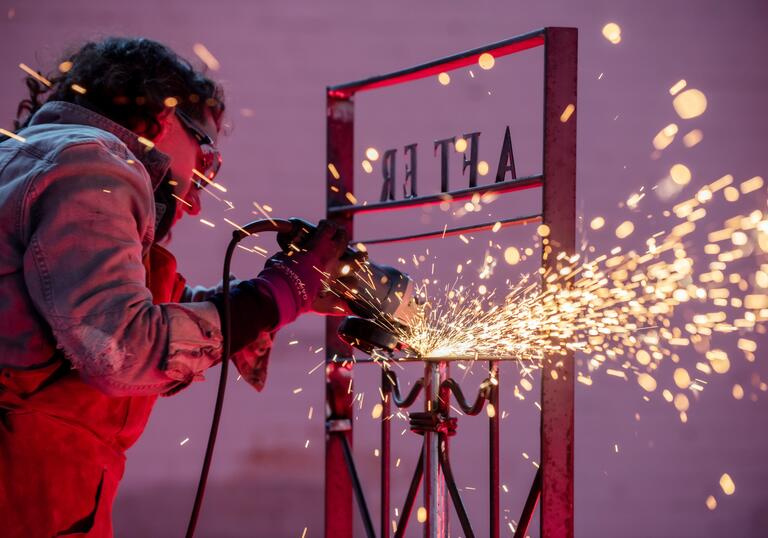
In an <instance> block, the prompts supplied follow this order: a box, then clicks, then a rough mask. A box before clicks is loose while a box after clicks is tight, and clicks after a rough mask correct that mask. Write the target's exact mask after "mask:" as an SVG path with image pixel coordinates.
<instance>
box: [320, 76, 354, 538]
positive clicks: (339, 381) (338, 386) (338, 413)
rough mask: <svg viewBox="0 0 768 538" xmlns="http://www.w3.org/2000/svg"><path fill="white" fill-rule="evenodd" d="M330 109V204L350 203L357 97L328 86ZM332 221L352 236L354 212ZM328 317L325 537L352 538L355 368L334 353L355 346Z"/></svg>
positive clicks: (340, 353) (347, 352) (345, 352)
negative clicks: (349, 450) (348, 452)
mask: <svg viewBox="0 0 768 538" xmlns="http://www.w3.org/2000/svg"><path fill="white" fill-rule="evenodd" d="M326 113H327V115H328V117H327V162H326V182H327V186H326V200H327V206H326V207H331V206H338V205H342V204H345V203H348V202H347V200H346V198H345V194H346V193H347V192H350V193H351V192H352V191H353V189H354V176H353V142H354V139H353V129H354V106H353V102H352V98H351V97H349V96H338V95H334V94H333V93H332V92H330V91H329V92H328V100H327V110H326ZM337 176H338V179H337ZM333 220H334V221H335V222H336V223H338V224H341V225H343V226H344V227H346V228H347V231H348V232H349V234H350V237H352V217H351V216H335V217H334V218H333ZM325 320H326V321H325V349H326V366H325V384H326V391H325V392H326V413H327V415H326V431H325V536H326V537H327V538H352V482H351V480H350V476H349V473H348V472H347V469H346V464H345V460H344V447H343V443H342V439H340V435H344V436H346V438H347V441H348V442H349V444H350V446H352V398H353V396H354V394H353V391H352V367H351V365H350V366H342V365H341V364H335V363H333V362H331V359H332V357H333V356H334V355H337V356H339V357H349V356H350V355H351V353H352V348H351V347H349V346H348V345H346V344H345V343H344V342H342V341H341V339H339V338H338V336H337V335H336V329H337V328H338V324H339V323H340V318H337V317H332V316H328V317H326V318H325ZM332 432H342V433H340V434H339V433H335V434H334V433H332Z"/></svg>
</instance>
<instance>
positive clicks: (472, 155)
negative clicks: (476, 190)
mask: <svg viewBox="0 0 768 538" xmlns="http://www.w3.org/2000/svg"><path fill="white" fill-rule="evenodd" d="M467 138H469V160H467V154H466V153H464V167H463V168H462V169H461V173H462V174H463V173H464V172H465V171H466V169H467V166H469V167H470V168H469V186H470V187H477V146H478V144H479V142H478V138H480V133H479V132H477V133H469V134H465V135H464V139H465V140H466V139H467Z"/></svg>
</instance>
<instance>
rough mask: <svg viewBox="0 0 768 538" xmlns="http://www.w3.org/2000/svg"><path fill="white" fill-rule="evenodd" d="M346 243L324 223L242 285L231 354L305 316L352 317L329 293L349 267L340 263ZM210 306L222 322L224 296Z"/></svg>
mask: <svg viewBox="0 0 768 538" xmlns="http://www.w3.org/2000/svg"><path fill="white" fill-rule="evenodd" d="M347 237H348V236H347V233H346V231H345V230H344V229H343V228H339V227H338V226H336V225H335V224H334V223H332V222H330V221H327V220H322V221H320V223H319V224H318V226H317V230H315V232H314V233H313V234H312V235H311V236H310V237H309V238H308V239H307V240H306V241H305V242H304V244H302V245H301V246H298V245H294V248H291V249H290V250H289V251H288V252H287V253H285V252H279V253H277V254H275V255H274V256H272V257H271V258H269V260H268V261H267V263H266V264H265V266H264V270H263V271H262V272H261V273H259V275H258V276H257V277H256V278H254V279H252V280H245V281H242V282H240V283H239V284H237V286H235V287H234V288H233V289H232V290H230V320H231V322H230V349H231V351H232V353H235V352H237V351H239V350H241V349H242V348H244V347H245V346H246V345H248V344H249V343H251V342H252V341H253V340H255V339H256V337H257V336H258V335H259V333H261V332H262V331H268V332H273V331H276V330H277V329H279V328H281V327H282V326H284V325H287V324H288V323H291V322H292V321H294V320H295V319H296V318H297V317H298V316H299V315H301V314H303V313H305V312H310V311H313V310H314V311H317V312H321V313H327V314H337V315H345V314H348V313H349V312H350V311H349V309H348V308H347V307H346V306H345V304H344V302H343V301H341V300H340V299H338V298H336V297H335V296H333V294H332V293H330V292H329V291H328V284H329V283H330V282H331V280H332V279H334V278H336V277H337V276H338V275H339V273H340V271H341V267H342V266H343V265H344V264H345V262H342V261H341V260H340V257H341V255H342V254H343V253H344V251H345V249H346V246H347V242H348V239H347ZM208 300H209V301H211V302H212V303H214V304H215V305H216V307H217V309H218V310H219V315H220V316H221V317H222V319H223V307H224V297H223V293H218V294H216V295H214V296H212V297H211V298H209V299H208Z"/></svg>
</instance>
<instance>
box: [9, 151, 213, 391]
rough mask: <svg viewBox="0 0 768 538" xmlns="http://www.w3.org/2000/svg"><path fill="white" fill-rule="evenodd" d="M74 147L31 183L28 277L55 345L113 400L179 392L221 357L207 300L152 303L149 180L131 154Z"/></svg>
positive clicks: (26, 258)
mask: <svg viewBox="0 0 768 538" xmlns="http://www.w3.org/2000/svg"><path fill="white" fill-rule="evenodd" d="M124 153H127V152H123V153H121V149H120V148H119V147H115V148H112V147H107V146H106V145H105V144H103V143H101V142H87V143H80V144H76V145H72V146H69V147H67V148H66V149H65V150H63V151H62V152H60V153H59V154H58V156H57V157H56V158H55V160H54V162H52V163H51V165H50V166H49V167H48V168H47V169H46V170H45V171H44V172H43V173H41V174H40V175H39V176H38V177H37V178H36V179H35V180H33V181H32V182H31V184H30V187H29V190H28V192H27V196H26V200H25V207H26V208H27V212H28V214H26V215H24V218H23V219H22V220H23V225H24V227H25V228H26V229H25V230H24V235H25V236H26V237H27V238H28V243H27V251H26V253H25V256H24V270H25V279H26V283H27V287H28V289H29V293H30V296H31V297H32V300H33V302H34V304H35V306H36V308H37V309H38V311H39V312H40V314H41V315H42V316H43V317H44V318H45V319H46V321H47V322H48V324H49V325H50V327H51V330H52V332H53V337H54V338H55V340H56V344H57V347H58V348H59V349H61V350H62V351H63V352H64V354H65V356H66V357H67V358H68V359H69V361H70V362H71V363H72V365H73V367H74V368H77V369H78V370H79V371H80V373H81V375H82V378H83V379H84V380H85V381H86V382H87V383H89V384H91V385H93V386H95V387H96V388H98V389H100V390H102V391H103V392H105V393H107V394H109V395H113V396H130V395H141V394H164V393H169V392H175V391H177V390H179V389H180V388H183V387H184V386H186V385H188V384H189V383H190V382H192V381H193V380H198V379H202V372H203V371H204V370H205V369H206V368H208V367H210V366H211V365H213V364H214V363H216V362H217V361H219V360H220V358H221V331H220V327H219V323H220V322H219V317H218V313H217V311H216V308H215V306H214V305H212V304H211V303H208V302H202V303H190V304H161V305H153V304H152V296H151V294H150V292H149V290H148V289H147V287H146V285H145V282H146V278H145V270H144V266H143V264H142V257H143V254H144V253H145V252H146V249H147V248H148V246H149V245H150V244H151V242H152V236H153V233H154V213H153V212H154V203H153V200H154V198H153V193H152V188H151V184H150V181H149V177H148V176H147V174H146V171H145V170H144V169H143V168H142V166H141V165H140V164H139V163H137V162H134V161H133V160H132V159H131V158H130V157H131V155H130V154H127V155H126V154H124Z"/></svg>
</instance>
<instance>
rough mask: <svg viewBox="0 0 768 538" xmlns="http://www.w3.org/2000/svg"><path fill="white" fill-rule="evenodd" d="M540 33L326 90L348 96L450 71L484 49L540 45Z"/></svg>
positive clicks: (510, 50)
mask: <svg viewBox="0 0 768 538" xmlns="http://www.w3.org/2000/svg"><path fill="white" fill-rule="evenodd" d="M543 34H544V30H543V29H542V30H535V31H533V32H529V33H527V34H522V35H519V36H515V37H512V38H509V39H505V40H503V41H498V42H496V43H491V44H490V45H485V46H483V47H478V48H475V49H471V50H468V51H465V52H461V53H459V54H454V55H452V56H446V57H444V58H440V59H438V60H433V61H431V62H427V63H424V64H420V65H416V66H413V67H409V68H407V69H402V70H400V71H394V72H392V73H387V74H385V75H378V76H375V77H370V78H367V79H364V80H358V81H355V82H348V83H346V84H339V85H336V86H331V87H329V88H328V93H333V94H336V95H339V96H343V97H347V96H350V95H352V94H354V93H356V92H360V91H365V90H372V89H374V88H382V87H385V86H391V85H394V84H400V83H402V82H405V81H408V80H417V79H420V78H424V77H428V76H430V75H436V74H438V73H440V72H443V71H451V70H453V69H458V68H460V67H465V66H467V65H471V64H473V63H476V62H477V59H478V58H479V56H480V55H481V54H483V53H484V52H494V53H495V54H494V55H493V56H494V57H496V58H499V57H501V56H506V55H507V54H513V53H515V52H519V51H522V50H527V49H529V48H533V47H538V46H541V45H542V44H543V39H542V37H543Z"/></svg>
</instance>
